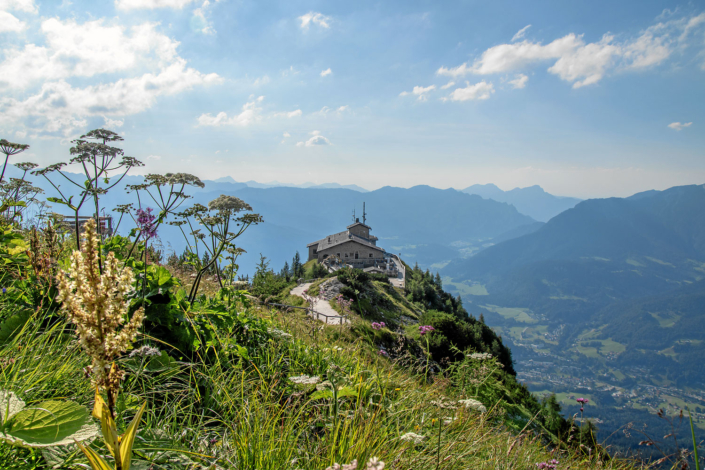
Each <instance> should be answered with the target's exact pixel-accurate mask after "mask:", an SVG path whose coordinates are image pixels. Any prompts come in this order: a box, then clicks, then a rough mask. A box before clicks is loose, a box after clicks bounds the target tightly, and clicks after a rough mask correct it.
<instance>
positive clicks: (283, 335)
mask: <svg viewBox="0 0 705 470" xmlns="http://www.w3.org/2000/svg"><path fill="white" fill-rule="evenodd" d="M267 333H269V334H270V335H272V336H274V337H275V338H278V339H289V338H291V335H290V334H289V333H287V332H286V331H282V330H280V329H278V328H267Z"/></svg>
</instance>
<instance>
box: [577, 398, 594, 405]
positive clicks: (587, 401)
mask: <svg viewBox="0 0 705 470" xmlns="http://www.w3.org/2000/svg"><path fill="white" fill-rule="evenodd" d="M575 401H577V402H578V403H580V404H581V405H587V404H588V403H590V400H588V399H587V398H578V399H577V400H575Z"/></svg>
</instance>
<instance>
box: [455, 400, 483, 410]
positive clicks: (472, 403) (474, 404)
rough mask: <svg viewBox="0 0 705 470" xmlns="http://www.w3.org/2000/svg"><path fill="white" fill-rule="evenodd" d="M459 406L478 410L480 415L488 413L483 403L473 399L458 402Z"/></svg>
mask: <svg viewBox="0 0 705 470" xmlns="http://www.w3.org/2000/svg"><path fill="white" fill-rule="evenodd" d="M458 404H459V405H463V406H465V408H472V409H473V410H477V411H479V412H480V413H484V412H486V411H487V408H486V407H485V405H483V404H482V403H481V402H479V401H477V400H474V399H472V398H466V399H465V400H458Z"/></svg>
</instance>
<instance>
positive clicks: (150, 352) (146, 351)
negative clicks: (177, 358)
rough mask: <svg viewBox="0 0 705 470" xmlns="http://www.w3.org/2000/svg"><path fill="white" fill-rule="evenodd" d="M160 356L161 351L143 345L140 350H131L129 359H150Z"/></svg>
mask: <svg viewBox="0 0 705 470" xmlns="http://www.w3.org/2000/svg"><path fill="white" fill-rule="evenodd" d="M160 355H161V351H160V350H159V349H157V348H153V347H151V346H147V345H144V346H142V347H140V348H137V349H133V350H132V351H131V352H130V355H129V357H152V356H160Z"/></svg>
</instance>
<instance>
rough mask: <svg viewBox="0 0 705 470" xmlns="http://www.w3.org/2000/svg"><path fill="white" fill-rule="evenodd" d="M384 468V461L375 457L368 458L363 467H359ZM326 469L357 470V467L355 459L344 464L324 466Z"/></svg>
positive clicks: (373, 469) (367, 468)
mask: <svg viewBox="0 0 705 470" xmlns="http://www.w3.org/2000/svg"><path fill="white" fill-rule="evenodd" d="M383 469H384V462H382V461H381V460H379V459H378V458H377V457H372V458H371V459H370V460H368V461H367V465H366V466H365V468H364V469H362V468H361V469H359V470H383ZM326 470H358V468H357V460H353V461H352V462H350V463H349V464H347V465H345V464H343V465H340V464H339V463H334V464H333V466H331V467H328V468H326Z"/></svg>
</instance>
